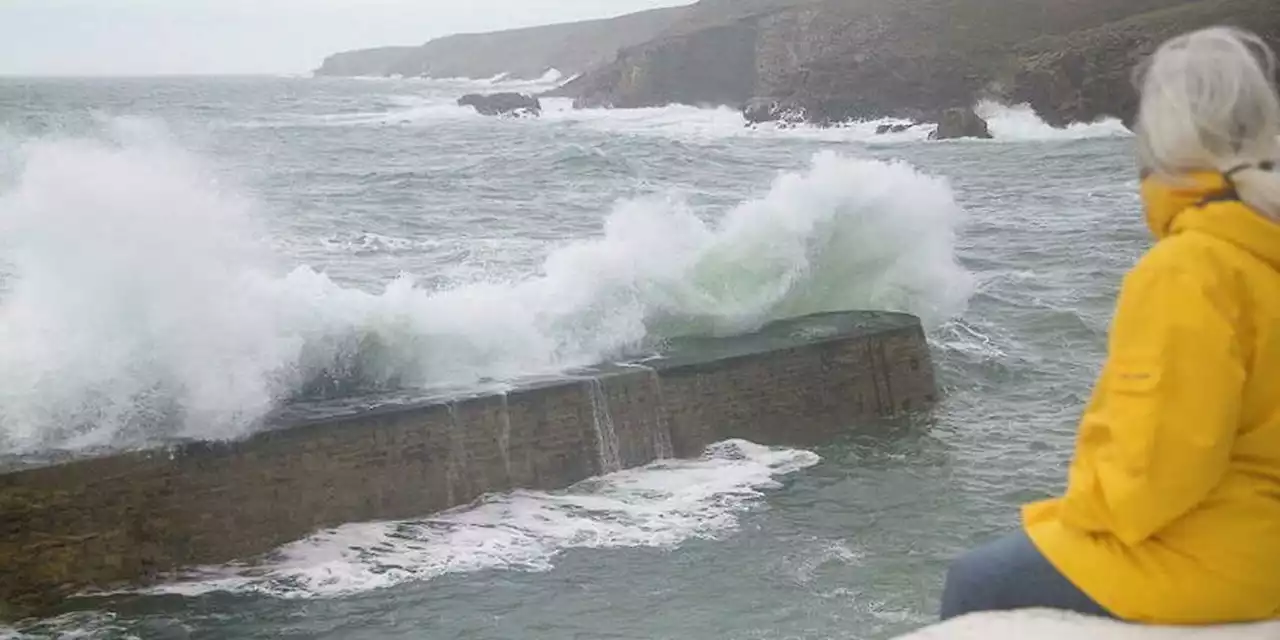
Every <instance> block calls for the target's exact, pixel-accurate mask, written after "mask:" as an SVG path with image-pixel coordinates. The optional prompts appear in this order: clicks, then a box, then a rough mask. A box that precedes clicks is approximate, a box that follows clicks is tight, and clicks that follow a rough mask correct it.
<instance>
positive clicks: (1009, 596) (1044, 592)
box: [942, 531, 1115, 620]
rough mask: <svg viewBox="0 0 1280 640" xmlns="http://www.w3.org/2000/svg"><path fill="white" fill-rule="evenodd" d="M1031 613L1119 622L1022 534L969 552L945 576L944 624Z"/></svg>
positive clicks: (943, 595) (1020, 532) (952, 565)
mask: <svg viewBox="0 0 1280 640" xmlns="http://www.w3.org/2000/svg"><path fill="white" fill-rule="evenodd" d="M1032 608H1048V609H1059V610H1067V611H1074V612H1076V613H1083V614H1086V615H1092V616H1098V617H1104V618H1115V616H1113V615H1112V614H1111V613H1110V612H1108V611H1107V610H1106V609H1103V608H1102V607H1101V606H1100V605H1098V603H1096V602H1094V601H1093V599H1092V598H1090V597H1089V596H1088V595H1086V594H1085V593H1084V592H1083V591H1081V590H1080V589H1078V588H1076V586H1075V585H1074V584H1072V583H1071V581H1070V580H1067V578H1066V577H1065V576H1063V575H1062V574H1061V573H1059V572H1058V570H1057V569H1056V568H1054V566H1053V565H1052V564H1050V563H1049V561H1048V560H1047V559H1045V557H1044V556H1043V555H1041V553H1040V550H1039V549H1037V548H1036V546H1035V544H1034V543H1032V542H1031V539H1030V538H1028V537H1027V534H1025V533H1023V532H1022V531H1019V532H1017V533H1013V534H1010V535H1007V536H1005V537H1003V538H999V539H997V540H995V541H993V542H989V543H987V544H985V545H983V546H980V547H978V548H976V549H974V550H972V551H969V552H968V553H966V554H964V555H962V556H960V558H959V559H957V560H956V561H955V562H953V563H952V564H951V568H950V570H948V571H947V584H946V586H945V587H944V588H943V590H942V619H943V620H947V619H949V618H954V617H957V616H962V615H965V614H967V613H973V612H975V611H1008V610H1011V609H1032Z"/></svg>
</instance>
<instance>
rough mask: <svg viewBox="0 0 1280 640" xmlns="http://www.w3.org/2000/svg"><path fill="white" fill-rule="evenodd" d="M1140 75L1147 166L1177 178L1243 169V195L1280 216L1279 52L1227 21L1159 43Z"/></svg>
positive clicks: (1236, 177)
mask: <svg viewBox="0 0 1280 640" xmlns="http://www.w3.org/2000/svg"><path fill="white" fill-rule="evenodd" d="M1135 80H1136V81H1137V84H1138V88H1139V92H1140V94H1141V102H1140V104H1139V107H1138V120H1137V126H1136V131H1137V135H1138V160H1139V162H1140V164H1141V165H1142V168H1143V169H1144V171H1147V172H1153V173H1156V174H1158V175H1162V176H1165V177H1168V178H1175V179H1176V177H1177V175H1178V174H1181V173H1186V172H1190V171H1219V172H1224V173H1225V172H1227V171H1231V170H1233V169H1238V170H1236V171H1234V172H1233V173H1232V175H1231V178H1232V181H1233V182H1234V183H1235V186H1236V190H1237V193H1238V195H1239V197H1240V199H1241V200H1242V201H1244V202H1245V204H1247V205H1249V206H1250V207H1251V208H1253V209H1255V210H1257V211H1259V212H1260V213H1263V214H1265V215H1268V216H1270V217H1273V218H1277V219H1280V166H1276V165H1275V164H1274V163H1275V162H1277V161H1280V95H1277V93H1276V54H1275V52H1274V51H1272V50H1271V48H1270V47H1268V46H1267V44H1266V43H1265V42H1264V41H1263V40H1262V39H1261V38H1259V37H1258V36H1257V35H1256V34H1254V33H1252V32H1250V31H1246V30H1244V29H1239V28H1235V27H1227V26H1216V27H1209V28H1206V29H1200V30H1198V31H1192V32H1190V33H1185V34H1182V35H1180V36H1177V37H1175V38H1172V39H1170V40H1168V41H1167V42H1165V43H1163V44H1162V45H1160V47H1159V48H1158V49H1157V50H1156V52H1155V53H1154V54H1153V55H1152V56H1151V57H1150V58H1149V59H1147V60H1146V62H1145V63H1144V64H1143V65H1142V66H1141V67H1139V68H1138V70H1137V73H1136V74H1135ZM1240 167H1243V168H1240ZM1268 168H1269V169H1270V170H1268Z"/></svg>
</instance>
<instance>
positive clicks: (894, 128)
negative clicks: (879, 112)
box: [876, 122, 919, 136]
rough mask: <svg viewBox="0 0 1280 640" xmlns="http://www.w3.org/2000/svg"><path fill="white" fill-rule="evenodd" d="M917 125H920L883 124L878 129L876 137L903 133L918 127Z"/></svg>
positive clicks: (912, 123) (914, 123)
mask: <svg viewBox="0 0 1280 640" xmlns="http://www.w3.org/2000/svg"><path fill="white" fill-rule="evenodd" d="M917 124H919V123H917V122H911V123H902V124H882V125H880V126H878V127H876V135H879V136H882V135H884V134H886V133H902V132H903V131H906V130H907V129H910V128H912V127H914V126H916V125H917Z"/></svg>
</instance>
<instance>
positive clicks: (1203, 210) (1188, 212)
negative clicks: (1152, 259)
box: [1142, 172, 1280, 269]
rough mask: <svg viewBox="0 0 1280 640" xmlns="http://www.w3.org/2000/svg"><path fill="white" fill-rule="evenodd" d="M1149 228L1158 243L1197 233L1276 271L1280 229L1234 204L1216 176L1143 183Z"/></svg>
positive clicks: (1229, 187)
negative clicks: (1257, 258) (1210, 237)
mask: <svg viewBox="0 0 1280 640" xmlns="http://www.w3.org/2000/svg"><path fill="white" fill-rule="evenodd" d="M1142 202H1143V206H1144V209H1145V215H1146V219H1147V227H1148V228H1149V229H1150V230H1151V233H1152V234H1153V235H1154V236H1155V237H1156V239H1158V240H1162V239H1164V238H1166V237H1169V236H1172V235H1177V234H1179V233H1183V232H1185V231H1198V232H1201V233H1205V234H1208V235H1211V236H1214V237H1217V238H1219V239H1221V240H1226V241H1228V242H1230V243H1232V244H1234V245H1236V246H1238V247H1240V248H1242V249H1245V250H1246V251H1248V252H1249V253H1251V254H1253V255H1255V256H1257V257H1259V258H1261V259H1263V260H1265V261H1267V262H1268V263H1270V264H1271V265H1272V266H1273V267H1275V268H1277V269H1280V224H1278V223H1277V222H1276V221H1274V220H1271V219H1270V218H1267V217H1266V216H1263V215H1262V214H1260V213H1258V212H1256V211H1254V210H1253V209H1250V208H1249V206H1248V205H1246V204H1244V203H1243V202H1240V201H1239V200H1238V199H1236V196H1235V190H1234V188H1233V187H1232V185H1231V183H1230V182H1229V181H1228V180H1227V179H1226V178H1225V177H1224V176H1223V175H1222V174H1220V173H1213V172H1197V173H1189V174H1185V175H1182V176H1179V177H1178V178H1177V182H1176V183H1175V182H1172V181H1171V179H1162V178H1160V177H1156V176H1151V177H1148V178H1146V179H1144V180H1143V181H1142Z"/></svg>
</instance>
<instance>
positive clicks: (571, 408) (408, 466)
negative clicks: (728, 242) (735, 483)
mask: <svg viewBox="0 0 1280 640" xmlns="http://www.w3.org/2000/svg"><path fill="white" fill-rule="evenodd" d="M936 394H937V391H936V386H935V380H934V371H933V365H932V362H931V358H930V353H929V348H928V344H927V342H926V339H925V335H924V332H923V330H922V328H921V326H920V323H919V321H918V320H917V319H916V318H914V317H912V316H908V315H902V314H894V313H882V312H849V313H833V314H821V315H816V316H808V317H804V318H798V319H794V320H788V321H783V322H778V323H774V324H772V325H769V326H767V327H765V328H764V329H762V330H761V331H759V332H757V333H754V334H750V335H745V336H740V337H734V338H717V339H710V338H707V339H689V340H683V341H677V342H676V343H674V344H672V345H671V346H670V348H669V349H667V350H666V352H665V354H664V355H662V356H660V357H655V358H652V359H649V360H645V361H643V362H639V363H630V364H611V365H602V366H600V367H593V368H589V369H584V370H578V371H572V372H568V373H566V374H564V375H561V376H555V377H545V378H541V379H534V380H527V381H523V382H518V383H513V384H511V385H509V386H507V387H506V388H504V389H502V390H499V391H473V392H470V393H461V394H452V395H447V396H441V397H435V398H418V399H416V400H414V401H412V402H406V401H400V402H393V403H384V404H381V405H379V404H378V403H376V402H374V403H371V402H369V401H368V399H361V403H360V404H359V405H356V404H348V405H346V406H345V408H344V407H335V406H322V407H305V406H303V407H294V408H290V410H288V411H285V412H283V413H282V414H281V417H280V418H279V419H278V420H277V422H276V423H275V424H273V426H272V428H270V429H268V430H265V431H262V432H260V433H257V434H255V435H253V436H252V437H249V438H246V439H243V440H239V441H220V442H194V443H182V444H176V445H173V446H169V447H163V448H157V449H150V450H142V451H130V452H124V453H113V454H106V455H100V456H97V457H87V458H79V459H71V460H62V461H58V462H54V463H49V462H43V463H39V462H33V461H30V460H27V461H22V460H19V461H11V462H10V463H8V466H7V470H0V513H3V514H4V517H3V519H2V520H0V567H3V571H2V572H0V615H3V617H10V618H12V617H16V616H18V615H26V614H33V613H43V612H48V611H51V610H52V609H54V608H56V607H57V606H58V605H59V603H61V602H62V601H63V600H64V599H66V598H68V597H72V596H75V595H77V594H82V593H85V592H92V591H94V590H101V589H114V588H121V587H127V586H138V585H145V584H148V583H154V582H155V581H157V580H163V579H164V578H165V577H166V576H169V575H173V574H175V573H179V572H181V570H182V569H183V568H185V567H192V566H198V565H209V564H222V563H227V562H231V561H235V560H241V559H251V558H253V557H255V556H260V555H261V554H264V553H266V552H268V551H270V550H271V549H273V548H275V547H278V546H280V545H282V544H285V543H288V542H290V541H293V540H296V539H299V538H302V537H305V536H306V535H308V534H310V533H312V532H314V531H317V530H319V529H323V528H326V527H333V526H337V525H340V524H343V523H348V522H359V521H371V520H394V519H408V518H413V517H421V516H423V515H427V514H429V513H433V512H436V511H440V510H443V509H447V508H450V507H455V506H459V505H464V504H467V503H469V502H471V501H473V500H475V499H477V498H479V497H481V496H483V495H485V494H487V493H491V492H502V491H508V490H511V489H515V488H527V489H541V490H553V489H561V488H564V487H567V486H569V485H571V484H573V483H576V482H579V481H581V480H585V479H587V478H589V477H592V476H595V475H600V474H605V473H609V472H613V471H618V470H621V469H624V468H630V467H635V466H640V465H644V464H647V463H649V462H652V461H654V460H656V459H662V458H670V457H695V456H698V455H700V454H701V453H702V450H703V449H704V447H706V446H707V445H709V444H712V443H714V442H718V441H721V440H725V439H729V438H742V439H747V440H751V441H753V442H757V443H760V444H765V445H793V446H804V445H810V444H815V443H818V442H821V441H823V440H825V439H828V438H830V437H832V436H833V435H835V434H837V433H839V432H840V431H841V430H842V429H846V428H848V427H850V426H852V425H854V424H857V423H859V422H866V421H871V420H875V419H879V418H884V417H891V416H895V415H900V414H903V413H906V412H912V411H917V410H924V409H928V408H929V407H931V406H932V405H933V403H934V402H935V401H936Z"/></svg>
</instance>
